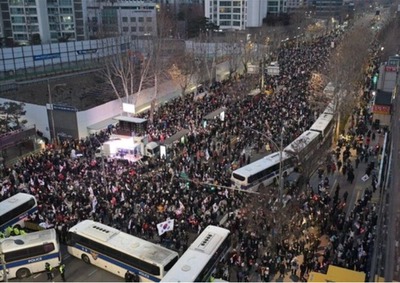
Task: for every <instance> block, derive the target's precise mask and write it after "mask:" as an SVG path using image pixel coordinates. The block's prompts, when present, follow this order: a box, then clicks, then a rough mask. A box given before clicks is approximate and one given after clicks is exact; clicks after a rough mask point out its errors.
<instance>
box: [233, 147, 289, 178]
mask: <svg viewBox="0 0 400 283" xmlns="http://www.w3.org/2000/svg"><path fill="white" fill-rule="evenodd" d="M287 157H288V154H286V153H285V152H283V154H282V159H285V158H287ZM279 161H280V154H279V152H274V153H271V154H269V155H267V156H265V157H263V158H261V159H259V160H256V161H254V162H252V163H250V164H247V165H245V166H243V167H240V168H239V169H236V170H235V171H234V173H235V174H238V175H240V176H243V177H248V176H250V175H253V174H255V173H257V172H259V171H261V170H263V169H264V168H267V167H269V166H272V165H274V164H277V163H279Z"/></svg>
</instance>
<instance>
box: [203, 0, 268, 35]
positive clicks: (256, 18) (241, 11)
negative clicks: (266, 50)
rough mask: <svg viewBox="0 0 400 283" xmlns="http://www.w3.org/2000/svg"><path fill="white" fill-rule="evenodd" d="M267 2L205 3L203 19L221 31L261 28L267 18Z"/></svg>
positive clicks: (246, 0) (248, 0)
mask: <svg viewBox="0 0 400 283" xmlns="http://www.w3.org/2000/svg"><path fill="white" fill-rule="evenodd" d="M268 2H269V1H267V0H230V1H226V0H225V1H223V0H213V1H205V5H204V12H205V17H207V18H209V19H210V21H211V22H213V23H214V24H216V25H218V26H219V28H220V29H222V30H245V29H247V28H252V27H260V26H262V22H263V19H264V18H265V17H266V16H267V7H268Z"/></svg>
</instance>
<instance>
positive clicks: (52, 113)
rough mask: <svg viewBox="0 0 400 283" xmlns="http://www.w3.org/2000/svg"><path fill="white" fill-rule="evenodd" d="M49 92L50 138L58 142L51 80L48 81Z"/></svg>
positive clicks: (55, 86)
mask: <svg viewBox="0 0 400 283" xmlns="http://www.w3.org/2000/svg"><path fill="white" fill-rule="evenodd" d="M64 86H66V84H56V85H54V86H53V88H57V87H64ZM47 92H48V95H49V107H48V109H49V110H50V120H51V132H50V136H51V139H52V140H53V141H57V135H56V126H55V125H54V105H53V96H52V94H51V86H50V80H49V79H47Z"/></svg>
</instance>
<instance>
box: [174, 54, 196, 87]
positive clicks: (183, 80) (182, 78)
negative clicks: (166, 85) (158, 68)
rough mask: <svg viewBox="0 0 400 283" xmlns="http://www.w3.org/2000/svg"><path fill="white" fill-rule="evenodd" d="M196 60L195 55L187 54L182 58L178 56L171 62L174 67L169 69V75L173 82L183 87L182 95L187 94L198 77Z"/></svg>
mask: <svg viewBox="0 0 400 283" xmlns="http://www.w3.org/2000/svg"><path fill="white" fill-rule="evenodd" d="M195 59H196V58H195V55H194V54H193V53H190V52H187V53H184V54H182V55H181V56H176V57H175V58H173V59H172V61H171V63H172V66H171V67H170V68H169V70H168V73H169V74H170V76H171V78H172V80H173V81H175V82H176V83H178V84H179V86H180V87H181V91H182V95H184V94H185V92H186V90H187V88H188V87H189V86H190V84H191V83H192V82H193V79H194V76H195V75H196V71H197V66H196V64H195Z"/></svg>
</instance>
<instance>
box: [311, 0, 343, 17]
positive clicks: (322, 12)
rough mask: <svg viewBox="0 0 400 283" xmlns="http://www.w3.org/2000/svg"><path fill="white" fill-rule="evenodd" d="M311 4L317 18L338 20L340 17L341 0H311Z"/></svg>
mask: <svg viewBox="0 0 400 283" xmlns="http://www.w3.org/2000/svg"><path fill="white" fill-rule="evenodd" d="M313 6H314V10H315V14H316V16H317V17H318V18H322V19H331V18H334V19H336V20H338V19H340V18H341V13H342V10H343V0H313Z"/></svg>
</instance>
